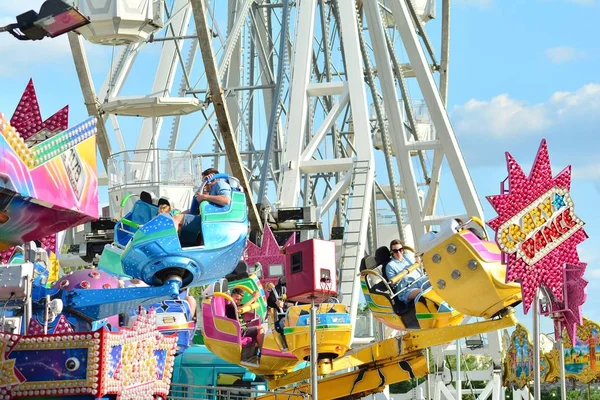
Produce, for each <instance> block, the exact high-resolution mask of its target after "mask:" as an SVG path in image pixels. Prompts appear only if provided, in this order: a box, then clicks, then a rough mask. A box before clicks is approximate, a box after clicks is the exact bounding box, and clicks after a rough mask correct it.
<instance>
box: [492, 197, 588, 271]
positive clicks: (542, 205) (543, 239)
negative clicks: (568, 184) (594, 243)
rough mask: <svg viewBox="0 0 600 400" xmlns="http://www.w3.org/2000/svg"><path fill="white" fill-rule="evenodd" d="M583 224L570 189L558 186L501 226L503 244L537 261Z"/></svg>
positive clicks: (505, 249)
mask: <svg viewBox="0 0 600 400" xmlns="http://www.w3.org/2000/svg"><path fill="white" fill-rule="evenodd" d="M583 225H584V224H583V221H582V220H581V219H579V218H578V217H577V216H576V215H575V211H574V207H573V200H572V199H571V196H570V195H569V192H568V191H567V190H566V189H561V188H557V187H554V188H552V189H550V190H549V191H548V192H546V193H544V194H543V195H542V196H540V197H539V198H538V199H537V200H535V201H534V202H533V203H531V204H530V205H529V206H527V207H526V208H524V209H523V210H522V211H521V212H519V213H518V214H516V215H515V216H514V217H513V218H511V219H509V220H508V221H506V222H505V223H504V224H502V225H501V226H500V229H499V232H500V238H501V240H500V241H499V244H500V248H501V249H502V251H503V252H505V253H507V254H515V253H516V256H517V259H523V261H525V262H526V263H527V264H528V265H533V264H535V263H536V262H537V261H539V260H540V259H541V258H542V257H544V256H545V255H547V254H548V253H550V252H551V251H552V250H554V249H556V248H557V247H558V246H560V244H561V243H564V241H565V240H567V239H568V238H570V237H571V236H572V235H573V233H575V232H577V231H578V230H579V229H580V228H581V227H583Z"/></svg>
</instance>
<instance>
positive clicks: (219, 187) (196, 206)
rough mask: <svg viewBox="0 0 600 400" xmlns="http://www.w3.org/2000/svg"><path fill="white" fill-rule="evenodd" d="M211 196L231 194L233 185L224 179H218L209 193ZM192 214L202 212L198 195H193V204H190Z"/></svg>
mask: <svg viewBox="0 0 600 400" xmlns="http://www.w3.org/2000/svg"><path fill="white" fill-rule="evenodd" d="M208 194H210V195H211V196H221V195H226V196H231V186H229V183H227V182H226V181H224V180H223V179H218V180H217V181H216V182H215V184H214V185H212V186H211V188H210V192H209V193H208ZM189 212H190V214H193V215H198V214H200V203H199V202H198V200H196V195H195V194H194V196H193V197H192V204H191V205H190V211H189Z"/></svg>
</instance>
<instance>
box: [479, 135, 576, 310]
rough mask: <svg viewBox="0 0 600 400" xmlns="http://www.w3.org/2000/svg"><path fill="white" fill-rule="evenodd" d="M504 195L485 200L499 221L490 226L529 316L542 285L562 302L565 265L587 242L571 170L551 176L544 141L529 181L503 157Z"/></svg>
mask: <svg viewBox="0 0 600 400" xmlns="http://www.w3.org/2000/svg"><path fill="white" fill-rule="evenodd" d="M506 161H507V168H508V185H509V188H508V191H507V192H506V191H505V192H503V193H502V194H499V195H495V196H488V198H487V199H488V200H489V202H490V203H491V204H492V206H493V207H494V209H495V210H496V212H497V213H498V217H496V218H494V219H493V220H491V221H489V222H488V225H489V226H490V227H491V228H492V229H493V230H494V231H496V242H497V243H498V246H500V249H501V250H502V252H503V254H504V257H505V260H506V264H507V266H506V269H507V271H506V281H507V282H511V281H518V282H519V283H520V284H521V292H522V294H523V309H524V312H525V313H527V312H528V311H529V308H530V307H531V303H532V302H533V299H534V296H535V294H536V292H537V290H538V288H539V287H540V286H541V285H544V286H545V287H546V288H547V289H549V291H550V292H551V293H552V294H553V295H554V297H555V299H556V300H557V301H559V302H560V301H562V300H563V286H564V282H563V269H564V265H565V263H571V264H576V263H579V255H578V254H577V245H578V244H579V243H581V242H583V241H584V240H585V239H587V234H586V233H585V231H584V230H583V225H584V223H583V221H581V220H580V219H579V218H578V217H577V216H576V215H575V213H574V206H573V201H572V200H571V197H570V195H569V189H570V186H571V167H570V166H569V167H567V168H565V169H564V170H563V171H562V172H560V173H559V174H558V175H557V176H556V177H555V178H553V177H552V168H551V166H550V157H549V155H548V147H547V144H546V141H545V140H542V143H541V145H540V148H539V150H538V153H537V156H536V158H535V161H534V163H533V167H532V169H531V172H530V174H529V177H527V176H525V173H524V172H523V170H522V169H521V166H520V165H519V164H518V163H517V162H516V161H515V159H514V158H513V157H512V156H511V155H510V153H506Z"/></svg>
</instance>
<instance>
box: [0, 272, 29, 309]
mask: <svg viewBox="0 0 600 400" xmlns="http://www.w3.org/2000/svg"><path fill="white" fill-rule="evenodd" d="M32 277H33V264H32V263H23V264H8V265H0V301H11V300H12V301H22V300H24V299H25V298H26V297H27V296H28V295H30V294H31V278H32ZM1 308H2V305H1V304H0V309H1ZM0 316H2V315H0Z"/></svg>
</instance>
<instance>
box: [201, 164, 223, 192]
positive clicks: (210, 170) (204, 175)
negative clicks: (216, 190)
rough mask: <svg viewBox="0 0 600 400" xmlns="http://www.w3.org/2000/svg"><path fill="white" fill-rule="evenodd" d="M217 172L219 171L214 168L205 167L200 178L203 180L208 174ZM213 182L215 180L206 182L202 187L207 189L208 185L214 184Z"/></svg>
mask: <svg viewBox="0 0 600 400" xmlns="http://www.w3.org/2000/svg"><path fill="white" fill-rule="evenodd" d="M218 173H219V170H217V169H216V168H207V169H205V170H204V171H202V180H203V181H204V180H205V179H206V178H208V177H209V176H211V175H216V174H218ZM215 182H216V181H212V182H208V183H207V184H206V186H205V187H204V188H205V190H208V189H210V187H211V186H212V185H214V184H215Z"/></svg>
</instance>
